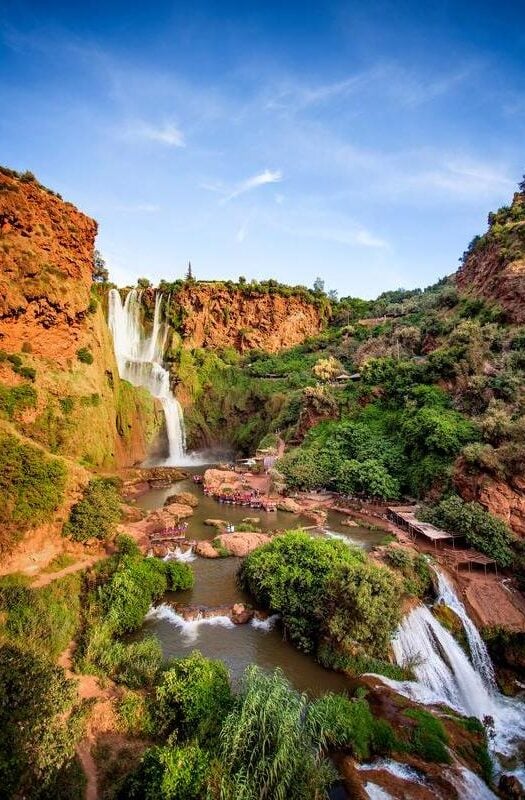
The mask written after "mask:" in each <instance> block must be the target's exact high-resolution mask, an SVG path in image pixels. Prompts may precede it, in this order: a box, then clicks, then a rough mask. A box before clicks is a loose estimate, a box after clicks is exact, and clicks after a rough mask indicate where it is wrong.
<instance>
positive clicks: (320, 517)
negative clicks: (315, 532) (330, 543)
mask: <svg viewBox="0 0 525 800" xmlns="http://www.w3.org/2000/svg"><path fill="white" fill-rule="evenodd" d="M302 514H303V516H304V517H306V518H307V519H311V520H312V521H313V522H315V524H316V525H323V524H324V523H325V522H326V517H327V516H328V513H327V512H326V511H325V510H324V509H323V508H305V509H304V510H303V511H302Z"/></svg>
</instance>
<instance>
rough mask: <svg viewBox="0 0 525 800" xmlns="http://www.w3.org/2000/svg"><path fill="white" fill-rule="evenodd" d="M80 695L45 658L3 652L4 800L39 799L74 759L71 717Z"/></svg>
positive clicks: (75, 729) (0, 734)
mask: <svg viewBox="0 0 525 800" xmlns="http://www.w3.org/2000/svg"><path fill="white" fill-rule="evenodd" d="M75 696H76V690H75V686H74V683H73V682H72V681H69V680H67V679H66V677H65V675H64V671H63V670H62V669H61V668H60V667H56V666H54V665H53V664H51V662H49V661H48V660H47V659H46V658H43V657H41V656H37V655H35V654H33V653H31V652H25V651H24V650H22V649H19V648H17V647H13V646H10V645H3V646H1V647H0V698H1V702H0V753H1V757H0V782H1V783H0V785H1V787H2V788H1V790H0V792H1V793H2V796H3V797H6V798H7V797H13V798H14V797H26V798H38V797H39V795H40V793H41V792H43V791H45V789H46V788H47V787H49V785H50V784H51V783H52V782H53V780H54V779H55V778H56V776H57V774H58V772H59V771H60V769H61V768H62V767H63V766H64V765H66V764H67V763H68V762H69V761H71V760H72V758H73V756H74V752H75V745H76V742H77V740H78V736H79V733H80V727H79V718H78V715H77V714H76V713H74V714H73V715H71V714H68V713H67V712H69V711H70V710H71V707H72V705H73V701H74V698H75Z"/></svg>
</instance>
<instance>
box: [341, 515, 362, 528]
mask: <svg viewBox="0 0 525 800" xmlns="http://www.w3.org/2000/svg"><path fill="white" fill-rule="evenodd" d="M341 525H346V526H347V527H348V528H358V527H359V525H358V524H357V522H356V521H355V519H351V518H350V517H347V518H346V519H343V520H342V521H341Z"/></svg>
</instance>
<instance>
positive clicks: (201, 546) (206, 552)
mask: <svg viewBox="0 0 525 800" xmlns="http://www.w3.org/2000/svg"><path fill="white" fill-rule="evenodd" d="M195 552H196V554H197V555H198V556H200V557H201V558H219V553H218V552H217V550H216V549H215V547H214V546H213V545H212V543H211V542H210V541H208V540H207V539H204V540H203V541H202V542H197V544H196V545H195Z"/></svg>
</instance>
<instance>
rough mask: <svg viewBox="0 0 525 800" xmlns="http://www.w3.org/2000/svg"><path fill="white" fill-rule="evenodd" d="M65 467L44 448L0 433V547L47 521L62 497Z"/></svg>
mask: <svg viewBox="0 0 525 800" xmlns="http://www.w3.org/2000/svg"><path fill="white" fill-rule="evenodd" d="M65 484H66V469H65V466H64V464H63V462H62V461H60V460H59V459H57V458H48V456H47V455H46V454H45V452H44V451H43V450H41V449H40V448H39V447H35V446H33V445H30V444H23V443H22V442H20V441H19V440H18V439H17V438H16V437H15V436H11V435H8V434H4V433H0V551H2V550H7V549H9V548H10V547H12V546H13V544H14V543H15V542H16V541H18V539H20V537H21V536H22V534H23V533H24V532H25V531H26V530H28V528H31V527H34V526H37V525H41V524H42V523H44V522H49V521H50V520H51V519H52V517H53V513H54V512H55V511H56V510H57V508H58V507H59V505H60V503H61V502H62V499H63V497H64V488H65Z"/></svg>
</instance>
